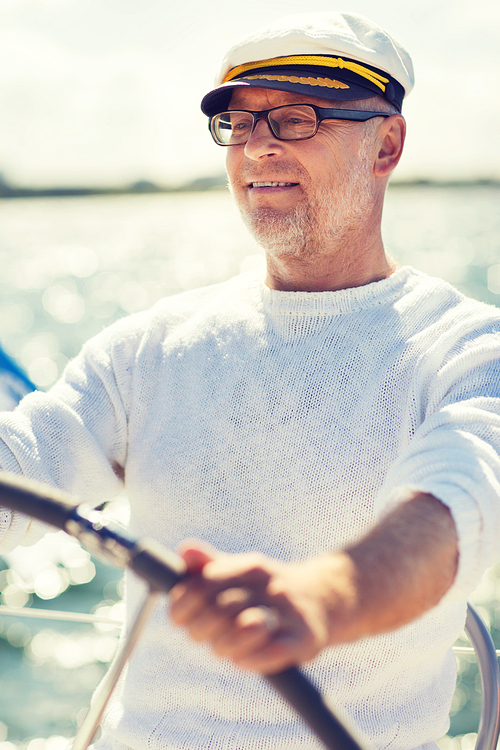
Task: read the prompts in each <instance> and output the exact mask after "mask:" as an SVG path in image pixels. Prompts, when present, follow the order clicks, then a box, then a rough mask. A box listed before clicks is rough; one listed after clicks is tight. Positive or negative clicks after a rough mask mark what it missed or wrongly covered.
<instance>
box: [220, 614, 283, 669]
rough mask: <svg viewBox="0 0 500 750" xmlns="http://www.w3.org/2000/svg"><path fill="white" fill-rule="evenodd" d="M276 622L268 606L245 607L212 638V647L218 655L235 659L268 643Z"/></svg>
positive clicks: (275, 617)
mask: <svg viewBox="0 0 500 750" xmlns="http://www.w3.org/2000/svg"><path fill="white" fill-rule="evenodd" d="M271 619H272V625H271ZM277 622H278V619H277V616H276V615H272V614H271V610H270V609H269V607H263V606H257V607H247V608H246V609H243V610H242V611H241V612H240V613H239V614H238V615H237V616H236V617H234V618H233V619H232V621H228V623H227V625H228V626H227V628H226V629H224V630H221V631H220V633H219V634H218V636H217V637H215V638H213V639H212V646H213V649H214V651H215V653H216V654H217V655H218V656H223V657H226V658H230V659H233V660H235V661H236V660H238V659H240V658H243V657H244V656H247V655H248V654H249V653H252V652H254V651H256V650H258V649H260V648H262V647H263V646H264V645H265V644H266V643H268V642H269V639H270V638H271V637H272V636H273V634H274V633H275V631H276V628H277V627H278V626H277Z"/></svg>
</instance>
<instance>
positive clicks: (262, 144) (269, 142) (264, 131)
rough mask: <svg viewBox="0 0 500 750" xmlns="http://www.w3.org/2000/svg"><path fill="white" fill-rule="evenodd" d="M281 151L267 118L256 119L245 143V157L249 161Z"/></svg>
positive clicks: (280, 143)
mask: <svg viewBox="0 0 500 750" xmlns="http://www.w3.org/2000/svg"><path fill="white" fill-rule="evenodd" d="M282 151H283V146H282V141H279V140H278V139H277V138H276V137H275V136H274V133H273V131H272V130H271V127H270V125H269V123H268V121H267V118H266V117H261V118H258V119H257V122H256V123H255V125H254V129H253V130H252V132H251V134H250V138H249V139H248V141H247V142H246V143H245V156H248V158H249V159H260V158H262V157H263V156H273V155H274V154H279V153H281V152H282Z"/></svg>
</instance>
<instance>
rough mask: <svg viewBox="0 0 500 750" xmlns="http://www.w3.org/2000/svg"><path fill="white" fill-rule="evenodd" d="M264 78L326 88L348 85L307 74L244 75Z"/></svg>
mask: <svg viewBox="0 0 500 750" xmlns="http://www.w3.org/2000/svg"><path fill="white" fill-rule="evenodd" d="M261 79H262V80H266V81H288V82H289V83H302V84H304V86H324V87H326V88H328V89H349V88H351V87H350V86H348V85H347V83H342V82H341V81H335V80H334V79H333V78H312V77H311V76H309V77H308V78H305V77H304V76H284V75H272V74H271V73H260V74H256V75H254V76H245V80H246V81H250V80H252V81H255V80H261Z"/></svg>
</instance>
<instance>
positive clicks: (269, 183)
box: [248, 181, 299, 188]
mask: <svg viewBox="0 0 500 750" xmlns="http://www.w3.org/2000/svg"><path fill="white" fill-rule="evenodd" d="M298 184H299V183H298V182H275V181H261V182H250V183H249V185H248V187H250V188H267V187H270V188H274V187H278V188H279V187H295V186H296V185H298Z"/></svg>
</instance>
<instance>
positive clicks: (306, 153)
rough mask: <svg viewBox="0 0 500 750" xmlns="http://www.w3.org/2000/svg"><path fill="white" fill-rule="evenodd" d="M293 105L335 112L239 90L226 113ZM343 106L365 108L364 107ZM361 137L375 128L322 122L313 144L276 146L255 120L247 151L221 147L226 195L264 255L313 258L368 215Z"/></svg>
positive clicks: (368, 145)
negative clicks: (228, 191) (327, 242)
mask: <svg viewBox="0 0 500 750" xmlns="http://www.w3.org/2000/svg"><path fill="white" fill-rule="evenodd" d="M297 103H302V104H316V105H317V106H319V107H330V108H331V107H335V103H334V102H331V101H329V100H325V99H319V98H316V97H307V96H299V95H297V94H290V93H288V92H283V91H275V90H272V89H258V88H248V89H243V88H242V89H236V90H235V92H234V94H233V96H232V99H231V103H230V105H229V109H245V110H251V111H259V110H266V109H271V108H272V107H278V106H280V105H283V104H297ZM348 106H350V107H351V108H352V109H356V108H358V109H370V106H369V101H368V102H361V103H360V102H354V103H352V105H348ZM344 108H345V105H344ZM369 122H370V121H369ZM371 122H379V121H373V120H372V121H371ZM367 131H369V132H373V128H371V129H370V126H369V125H368V127H367V126H366V124H365V123H358V122H350V121H341V120H335V121H332V120H327V121H323V122H322V123H321V124H320V126H319V129H318V132H317V133H316V135H315V136H314V137H313V138H311V139H308V140H304V141H279V140H277V139H276V138H275V137H274V136H273V134H272V132H271V130H270V129H269V126H268V125H267V123H266V122H265V121H263V120H260V121H259V122H258V123H257V125H256V127H255V129H254V132H253V133H252V135H251V136H250V139H249V140H248V142H247V143H246V144H245V145H243V146H230V147H228V148H227V161H226V166H227V172H228V177H229V183H230V187H231V191H232V193H233V195H234V198H235V200H236V203H237V204H238V207H239V209H240V211H241V213H242V216H243V219H244V220H245V222H246V224H247V225H248V227H249V229H250V231H251V232H252V233H253V234H254V235H255V237H256V239H257V241H258V242H260V243H261V244H262V245H263V247H265V248H266V249H267V250H268V252H271V253H277V254H280V255H282V254H287V255H290V254H301V255H304V254H313V253H314V252H317V249H318V247H320V246H324V241H325V240H327V239H328V238H331V237H333V236H338V235H339V234H340V235H342V234H345V233H347V232H349V231H352V225H353V223H356V222H357V221H359V220H360V219H361V218H362V217H363V216H364V215H366V212H367V211H370V210H371V206H372V204H373V195H374V175H373V160H374V153H375V151H374V149H373V139H371V138H368V137H367V136H366V133H367ZM266 183H278V184H273V185H269V184H266Z"/></svg>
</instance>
